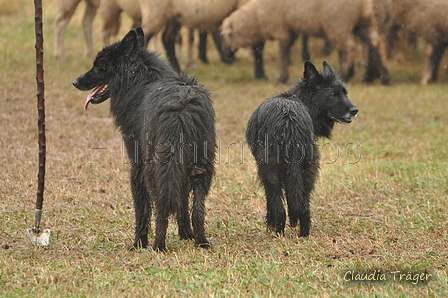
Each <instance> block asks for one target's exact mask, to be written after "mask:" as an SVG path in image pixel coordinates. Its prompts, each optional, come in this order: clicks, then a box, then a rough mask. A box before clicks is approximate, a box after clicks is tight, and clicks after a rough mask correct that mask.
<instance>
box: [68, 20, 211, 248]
mask: <svg viewBox="0 0 448 298" xmlns="http://www.w3.org/2000/svg"><path fill="white" fill-rule="evenodd" d="M144 44H145V41H144V36H143V31H142V29H141V28H137V29H134V30H131V31H129V33H128V34H127V35H126V36H125V37H124V38H123V40H122V41H120V42H117V43H115V44H112V45H110V46H107V47H105V48H104V49H103V50H102V51H101V52H99V53H98V56H97V57H96V59H95V61H94V63H93V67H92V68H91V69H90V70H89V71H88V72H86V73H85V74H83V75H81V76H80V77H79V78H77V79H76V80H74V81H73V85H74V86H75V87H76V88H78V89H80V90H84V91H85V90H90V89H92V88H95V90H93V92H92V93H90V94H89V95H88V97H87V101H86V104H85V106H84V108H85V109H87V106H88V105H89V103H92V104H98V103H101V102H103V101H105V100H106V99H108V98H111V112H112V114H113V115H114V116H115V123H116V125H117V126H118V127H119V128H120V130H121V132H122V133H123V138H124V141H125V145H126V150H127V153H128V156H129V158H130V160H131V164H132V168H131V187H132V194H133V197H134V207H135V217H136V227H135V240H134V243H133V244H132V245H131V246H130V247H129V248H130V249H132V248H135V247H146V246H147V245H148V229H149V224H150V219H151V210H152V207H153V205H155V214H156V220H155V222H156V230H155V241H154V245H153V249H154V250H161V251H165V250H166V246H165V238H166V231H167V227H168V217H169V216H170V214H173V215H175V216H176V219H177V224H178V227H179V236H180V238H181V239H195V245H196V246H201V247H204V248H208V247H209V246H210V243H209V242H208V240H207V238H206V237H205V228H204V217H205V206H204V201H205V197H206V196H207V194H208V192H209V189H210V185H211V181H212V176H213V174H214V164H213V161H214V158H215V147H216V144H215V126H214V125H215V114H214V110H213V106H212V101H211V99H210V94H209V92H208V91H207V90H206V89H205V88H204V87H203V86H202V85H198V84H197V83H196V80H194V79H191V78H188V77H186V76H185V75H182V74H181V75H179V74H177V73H176V72H175V71H174V70H173V69H172V68H171V67H170V66H169V65H168V64H167V63H166V62H165V61H163V60H162V59H160V58H159V57H158V55H156V54H154V53H152V52H148V51H147V50H146V49H145V47H144ZM191 190H193V200H192V201H193V202H192V212H191V223H192V225H193V230H192V228H191V224H190V214H189V195H190V191H191Z"/></svg>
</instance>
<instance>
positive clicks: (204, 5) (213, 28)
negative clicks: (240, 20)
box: [139, 0, 248, 70]
mask: <svg viewBox="0 0 448 298" xmlns="http://www.w3.org/2000/svg"><path fill="white" fill-rule="evenodd" d="M139 1H140V8H141V13H142V29H143V32H144V33H145V36H146V39H147V40H149V39H151V37H153V36H154V35H156V34H157V33H158V32H160V31H161V30H162V29H163V28H164V27H165V28H166V30H165V31H164V33H163V37H162V39H163V44H164V46H165V50H166V54H167V57H168V60H169V61H170V63H171V65H172V66H173V67H174V68H176V69H178V70H179V69H180V67H179V63H178V61H177V59H176V55H175V52H174V42H175V38H176V35H177V32H178V31H179V29H180V27H181V26H186V27H188V28H192V29H199V30H202V31H207V32H218V31H219V27H220V26H221V22H222V21H223V20H224V19H225V18H226V17H227V16H228V15H230V14H231V13H232V12H233V11H234V10H236V9H237V8H238V7H240V6H241V5H243V4H244V3H246V2H247V1H248V0H220V1H216V0H188V1H185V0H139Z"/></svg>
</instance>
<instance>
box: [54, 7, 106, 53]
mask: <svg viewBox="0 0 448 298" xmlns="http://www.w3.org/2000/svg"><path fill="white" fill-rule="evenodd" d="M80 2H81V0H56V5H57V10H58V14H57V16H56V19H55V20H54V26H55V31H54V56H55V57H56V58H58V59H64V57H65V50H64V33H65V28H66V27H67V24H68V22H69V21H70V19H71V18H72V16H73V14H74V12H75V10H76V7H78V4H79V3H80ZM85 2H86V7H85V10H84V14H83V17H82V33H83V35H84V43H85V54H86V56H88V57H91V58H93V57H95V51H94V49H93V41H92V22H93V18H94V17H95V15H96V10H97V8H98V7H99V5H100V0H85Z"/></svg>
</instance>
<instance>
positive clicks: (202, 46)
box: [198, 30, 208, 64]
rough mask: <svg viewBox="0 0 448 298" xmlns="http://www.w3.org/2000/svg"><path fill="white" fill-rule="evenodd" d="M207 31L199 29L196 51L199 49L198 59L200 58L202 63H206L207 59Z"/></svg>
mask: <svg viewBox="0 0 448 298" xmlns="http://www.w3.org/2000/svg"><path fill="white" fill-rule="evenodd" d="M207 34H208V33H207V31H202V30H200V31H199V45H198V51H199V60H201V61H202V62H204V63H206V64H207V63H208V59H207Z"/></svg>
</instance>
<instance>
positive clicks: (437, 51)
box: [430, 43, 448, 82]
mask: <svg viewBox="0 0 448 298" xmlns="http://www.w3.org/2000/svg"><path fill="white" fill-rule="evenodd" d="M447 45H448V44H446V43H440V44H438V45H436V46H435V47H434V50H433V52H432V55H431V57H430V59H431V61H430V63H431V74H432V78H431V81H433V82H435V81H437V74H438V70H439V65H440V60H442V55H443V52H445V48H446V46H447Z"/></svg>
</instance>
